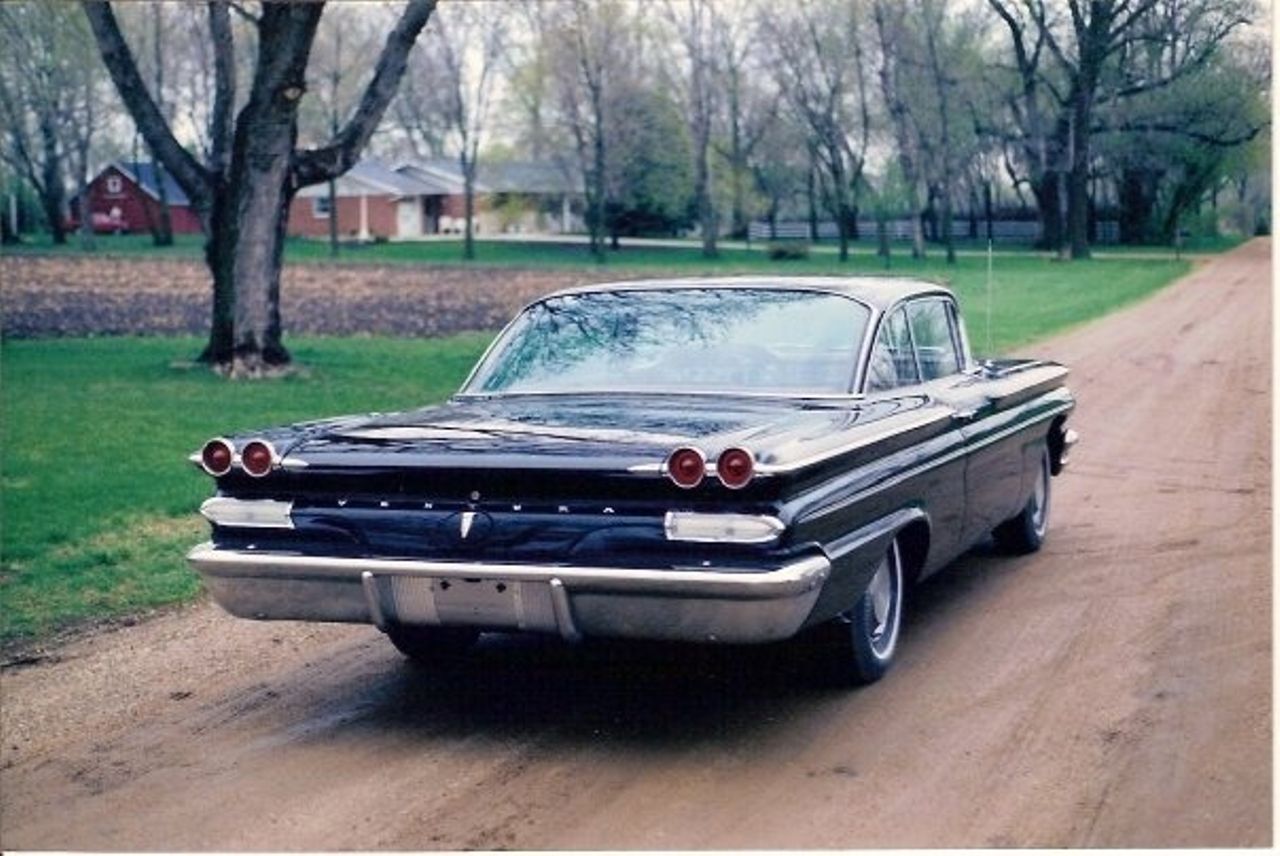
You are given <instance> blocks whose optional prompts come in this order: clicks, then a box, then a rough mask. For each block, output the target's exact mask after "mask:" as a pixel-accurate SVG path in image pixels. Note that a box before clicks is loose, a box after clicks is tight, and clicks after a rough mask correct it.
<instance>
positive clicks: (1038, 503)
mask: <svg viewBox="0 0 1280 856" xmlns="http://www.w3.org/2000/svg"><path fill="white" fill-rule="evenodd" d="M1049 499H1050V495H1049V453H1048V451H1046V452H1045V453H1044V454H1043V455H1041V457H1040V467H1039V469H1038V470H1037V472H1036V483H1035V487H1034V488H1032V490H1031V497H1030V498H1029V499H1028V500H1027V504H1026V505H1024V506H1023V507H1022V511H1020V512H1018V514H1017V516H1016V517H1012V518H1010V519H1009V520H1006V521H1005V522H1004V523H1001V524H1000V525H999V526H997V527H996V528H995V530H994V531H993V532H992V533H991V534H992V535H994V536H995V539H996V544H997V545H998V546H999V547H1000V548H1001V549H1003V550H1005V551H1007V552H1010V553H1034V552H1035V551H1036V550H1039V549H1040V545H1042V544H1043V543H1044V538H1045V535H1047V534H1048V532H1049Z"/></svg>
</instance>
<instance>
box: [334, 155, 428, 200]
mask: <svg viewBox="0 0 1280 856" xmlns="http://www.w3.org/2000/svg"><path fill="white" fill-rule="evenodd" d="M344 177H350V178H354V179H356V180H357V181H360V182H363V183H365V184H368V185H371V186H373V187H375V188H378V189H381V190H383V191H385V192H387V193H389V194H391V195H392V196H429V195H431V194H432V193H434V192H435V191H434V188H433V187H432V186H431V185H430V183H428V182H424V181H421V180H419V179H418V178H417V177H416V176H414V175H411V174H405V173H403V172H397V171H396V170H394V169H392V168H391V167H390V166H388V165H387V164H385V163H383V162H382V161H380V160H376V159H374V158H365V159H364V160H361V161H359V162H358V163H356V165H355V166H353V167H351V169H349V170H347V172H346V175H345V176H344Z"/></svg>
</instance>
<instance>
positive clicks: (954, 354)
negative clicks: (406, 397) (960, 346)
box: [907, 300, 960, 381]
mask: <svg viewBox="0 0 1280 856" xmlns="http://www.w3.org/2000/svg"><path fill="white" fill-rule="evenodd" d="M907 318H908V319H909V320H910V322H911V337H912V339H913V340H914V341H915V346H916V355H917V356H918V358H919V360H920V373H921V374H922V375H923V379H924V380H927V381H928V380H934V379H936V378H940V377H946V376H947V375H953V374H955V373H956V372H958V371H960V357H959V352H958V351H957V350H956V337H955V335H953V333H952V329H951V313H950V312H949V311H948V310H947V303H946V301H943V300H916V301H913V302H911V303H909V304H907Z"/></svg>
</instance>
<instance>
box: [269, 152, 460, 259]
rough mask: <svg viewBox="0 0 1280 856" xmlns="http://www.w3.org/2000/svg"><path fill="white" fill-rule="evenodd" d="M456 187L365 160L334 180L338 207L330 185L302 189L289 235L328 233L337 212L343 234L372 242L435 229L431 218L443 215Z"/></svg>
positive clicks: (292, 211) (291, 209) (291, 207)
mask: <svg viewBox="0 0 1280 856" xmlns="http://www.w3.org/2000/svg"><path fill="white" fill-rule="evenodd" d="M452 189H453V188H452V187H451V186H441V185H440V184H438V183H435V182H429V181H423V180H419V179H417V178H415V177H413V176H408V175H403V174H401V173H399V172H396V171H395V170H393V169H391V168H390V167H388V166H387V165H386V164H384V163H382V162H381V161H377V160H373V159H366V160H362V161H360V162H359V163H357V164H356V165H355V166H353V167H352V168H351V169H350V170H348V171H347V172H346V173H345V174H344V175H342V176H341V177H340V178H338V179H337V181H335V182H334V191H335V193H334V195H335V196H336V200H335V202H336V205H337V211H336V212H331V211H330V210H329V185H328V184H316V185H312V186H310V187H305V188H303V189H302V190H301V191H299V192H298V194H297V196H295V197H294V198H293V202H291V203H290V205H289V226H288V234H289V235H293V236H303V237H311V238H322V237H327V236H328V234H329V218H330V217H331V216H336V217H337V221H338V235H339V237H342V238H348V239H349V238H355V239H357V240H362V241H368V240H372V239H375V238H384V239H391V240H396V239H403V238H415V237H420V236H422V235H424V234H431V233H432V232H433V231H434V230H433V229H431V225H432V220H431V218H432V217H433V216H434V217H438V216H439V207H440V205H441V201H442V199H443V198H445V197H447V196H448V195H449V193H450V192H451V191H452Z"/></svg>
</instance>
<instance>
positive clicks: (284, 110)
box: [210, 4, 321, 377]
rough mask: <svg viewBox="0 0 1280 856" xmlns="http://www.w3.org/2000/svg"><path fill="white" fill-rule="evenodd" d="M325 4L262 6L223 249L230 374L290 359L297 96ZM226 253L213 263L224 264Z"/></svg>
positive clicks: (218, 248) (251, 372)
mask: <svg viewBox="0 0 1280 856" xmlns="http://www.w3.org/2000/svg"><path fill="white" fill-rule="evenodd" d="M320 12H321V9H320V8H319V7H318V6H317V7H306V6H301V7H300V6H273V5H270V4H268V5H267V6H265V7H264V8H263V11H262V21H261V24H260V28H261V35H260V38H261V39H262V43H263V45H264V52H265V51H266V48H265V45H268V44H270V45H271V49H270V52H269V53H264V54H263V55H260V56H259V60H258V67H257V69H256V73H255V75H254V85H253V90H252V93H253V94H252V96H251V97H250V99H249V103H248V104H246V105H245V107H244V109H243V110H242V111H241V113H240V118H239V120H238V121H237V122H236V130H235V139H234V142H233V143H232V154H231V171H230V176H229V180H228V182H227V183H228V186H229V188H230V192H231V194H232V195H231V198H230V199H229V200H228V202H229V203H230V208H231V211H232V215H231V216H233V217H234V218H235V221H236V222H235V224H234V226H233V227H232V228H230V229H229V230H228V234H226V235H224V236H223V238H224V241H223V242H215V243H214V244H213V247H214V251H215V252H218V253H222V252H227V251H230V252H231V253H232V261H231V276H232V283H233V292H234V295H235V309H234V313H233V318H234V339H233V342H232V365H231V374H232V375H233V376H237V377H254V376H258V375H261V374H263V373H265V372H268V371H270V370H271V369H273V368H275V367H279V366H283V365H285V364H287V363H288V362H289V352H288V351H287V350H285V347H284V343H283V341H282V336H281V319H280V304H279V295H280V269H281V265H282V259H283V251H284V235H285V227H286V225H287V223H288V215H289V202H290V201H291V199H292V196H293V193H294V188H293V187H292V186H291V183H292V179H293V176H292V173H291V170H292V169H293V151H294V143H295V142H296V140H297V136H298V102H299V100H300V99H301V97H302V94H303V92H304V91H305V88H306V69H307V58H308V56H309V54H310V51H311V43H312V40H313V39H314V36H315V29H316V26H317V24H318V23H319V21H320ZM223 263H224V262H223V260H222V259H221V258H218V259H211V260H210V267H212V268H213V269H214V270H215V271H216V270H218V269H220V268H222V266H223Z"/></svg>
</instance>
